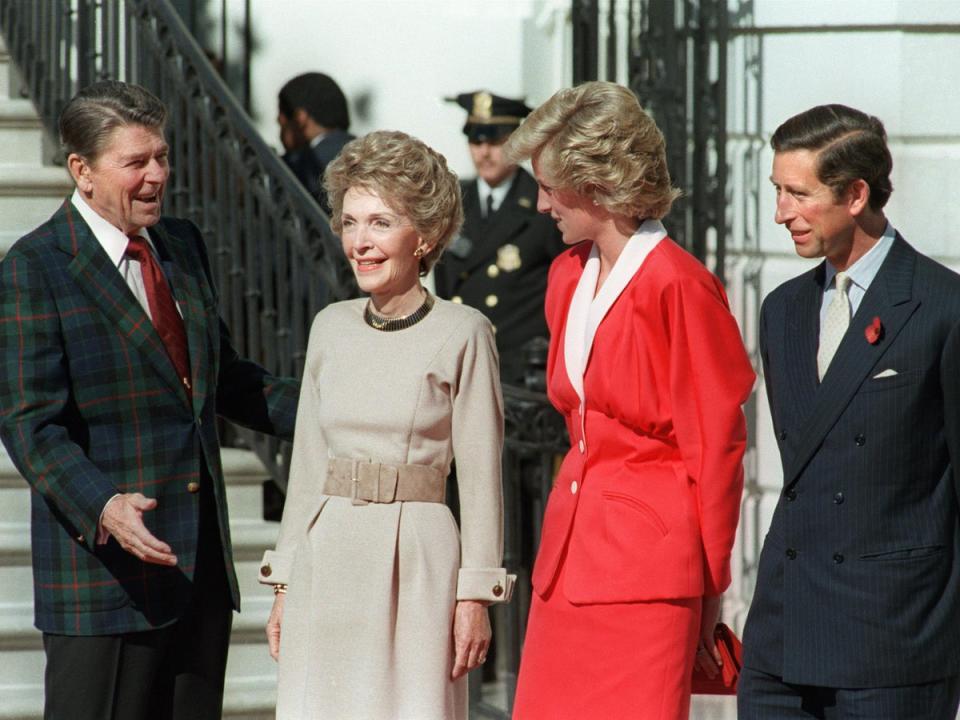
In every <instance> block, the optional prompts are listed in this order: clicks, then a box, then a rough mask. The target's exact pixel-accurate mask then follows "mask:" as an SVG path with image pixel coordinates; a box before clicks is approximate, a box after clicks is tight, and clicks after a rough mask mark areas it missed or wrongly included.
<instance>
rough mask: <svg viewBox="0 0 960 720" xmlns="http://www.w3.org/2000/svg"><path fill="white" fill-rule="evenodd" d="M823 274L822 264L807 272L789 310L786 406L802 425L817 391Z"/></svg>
mask: <svg viewBox="0 0 960 720" xmlns="http://www.w3.org/2000/svg"><path fill="white" fill-rule="evenodd" d="M823 278H824V267H823V265H822V264H821V265H820V266H818V267H817V268H816V269H815V270H814V271H813V272H810V273H808V274H807V276H805V278H804V280H805V282H804V283H803V285H802V286H801V288H800V289H799V290H798V291H797V294H796V295H794V296H793V298H792V301H791V302H790V303H789V305H788V306H787V310H786V323H787V332H786V334H785V335H786V337H785V343H786V347H785V348H784V350H785V353H784V354H785V357H786V359H787V369H786V372H787V379H786V385H787V387H788V388H789V393H790V395H791V398H792V402H790V403H788V405H787V407H788V408H789V409H790V412H792V413H795V417H796V418H797V419H798V420H799V423H798V424H799V425H803V424H804V422H805V420H806V419H807V417H808V416H809V414H810V409H811V406H812V405H813V400H814V398H815V397H816V394H817V384H818V381H817V343H818V337H819V334H820V302H821V298H822V296H823Z"/></svg>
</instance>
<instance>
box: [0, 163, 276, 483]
mask: <svg viewBox="0 0 960 720" xmlns="http://www.w3.org/2000/svg"><path fill="white" fill-rule="evenodd" d="M0 173H2V168H0ZM220 461H221V463H222V464H223V475H224V480H225V481H226V483H227V484H228V485H259V484H260V483H262V482H263V481H264V480H266V479H267V478H268V477H269V473H267V470H266V468H264V467H263V463H261V462H260V459H259V458H258V457H257V455H256V453H254V452H253V451H252V450H238V449H236V448H223V449H222V450H221V452H220ZM18 487H22V488H24V489H27V487H28V485H27V483H26V482H25V481H24V479H23V477H22V476H21V475H20V473H19V472H18V471H17V468H16V467H15V466H14V464H13V460H11V459H10V456H9V455H7V453H6V452H5V451H4V450H3V448H2V447H0V489H3V488H18Z"/></svg>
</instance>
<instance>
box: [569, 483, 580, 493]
mask: <svg viewBox="0 0 960 720" xmlns="http://www.w3.org/2000/svg"><path fill="white" fill-rule="evenodd" d="M579 487H580V486H579V485H577V481H576V480H574V481H573V482H572V483H570V494H571V495H576V494H577V488H579Z"/></svg>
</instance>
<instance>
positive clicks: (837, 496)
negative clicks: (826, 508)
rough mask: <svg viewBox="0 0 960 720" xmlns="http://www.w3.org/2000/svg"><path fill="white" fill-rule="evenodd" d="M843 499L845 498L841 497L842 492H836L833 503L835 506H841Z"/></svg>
mask: <svg viewBox="0 0 960 720" xmlns="http://www.w3.org/2000/svg"><path fill="white" fill-rule="evenodd" d="M845 499H846V498H844V497H843V493H842V492H838V493H836V494H835V495H834V496H833V502H834V504H835V505H842V504H843V501H844V500H845Z"/></svg>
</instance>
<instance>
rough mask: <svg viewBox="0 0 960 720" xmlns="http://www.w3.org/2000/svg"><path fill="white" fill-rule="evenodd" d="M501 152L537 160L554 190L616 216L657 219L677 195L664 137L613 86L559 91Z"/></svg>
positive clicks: (629, 98)
mask: <svg viewBox="0 0 960 720" xmlns="http://www.w3.org/2000/svg"><path fill="white" fill-rule="evenodd" d="M504 154H505V155H506V156H507V157H508V158H509V159H510V160H512V161H513V162H520V161H521V160H525V159H527V158H530V157H536V158H538V162H540V163H541V164H544V165H546V167H547V168H548V170H549V173H550V175H552V176H553V180H554V182H555V183H556V185H557V187H558V189H565V190H572V191H574V192H576V193H577V194H579V195H582V196H584V197H587V198H589V199H591V200H593V201H595V202H596V203H597V204H598V205H600V206H602V207H604V208H605V209H607V210H608V211H610V212H611V213H614V214H618V215H625V216H627V217H633V218H639V219H647V218H655V219H660V218H662V217H664V216H665V215H666V214H667V213H668V212H670V206H671V205H672V204H673V201H674V200H676V199H677V197H679V196H680V194H681V193H680V191H679V190H677V189H675V188H674V187H672V186H671V184H670V172H669V170H668V169H667V155H666V146H665V143H664V140H663V133H662V132H660V129H659V128H658V127H657V126H656V123H654V121H653V119H652V118H651V117H650V116H649V115H648V114H647V113H646V112H645V111H644V110H643V108H642V107H640V103H639V101H638V100H637V98H636V96H635V95H634V94H633V93H632V92H630V91H629V90H628V89H627V88H625V87H623V86H622V85H616V84H615V83H610V82H587V83H584V84H582V85H578V86H577V87H574V88H567V89H564V90H560V91H558V92H557V93H555V94H554V95H553V97H551V98H550V99H549V100H547V101H546V102H545V103H544V104H543V105H541V106H540V107H538V108H537V109H536V110H534V111H533V112H532V113H531V114H530V115H529V116H528V117H527V119H526V120H524V122H523V124H522V125H521V126H520V127H519V128H518V129H517V130H516V131H514V133H513V134H512V135H511V136H510V139H509V140H507V142H506V144H505V145H504Z"/></svg>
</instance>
